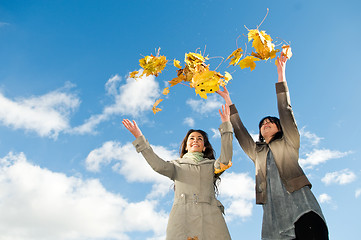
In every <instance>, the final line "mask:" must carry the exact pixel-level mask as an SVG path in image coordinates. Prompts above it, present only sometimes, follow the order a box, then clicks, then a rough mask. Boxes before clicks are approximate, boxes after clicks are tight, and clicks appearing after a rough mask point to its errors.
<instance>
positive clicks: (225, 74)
mask: <svg viewBox="0 0 361 240" xmlns="http://www.w3.org/2000/svg"><path fill="white" fill-rule="evenodd" d="M230 80H232V75H231V74H230V73H229V72H225V73H224V81H223V82H221V83H220V84H219V85H221V86H222V87H224V86H225V85H227V83H228V81H230Z"/></svg>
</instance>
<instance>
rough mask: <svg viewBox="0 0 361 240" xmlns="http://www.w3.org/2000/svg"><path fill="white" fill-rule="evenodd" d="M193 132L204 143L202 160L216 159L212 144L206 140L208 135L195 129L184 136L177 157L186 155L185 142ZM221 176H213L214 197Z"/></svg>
mask: <svg viewBox="0 0 361 240" xmlns="http://www.w3.org/2000/svg"><path fill="white" fill-rule="evenodd" d="M193 132H198V133H200V134H201V135H202V137H203V141H204V147H205V150H204V151H203V154H204V155H203V156H204V158H208V159H216V152H215V151H214V149H213V147H212V144H211V143H210V142H209V138H208V134H207V133H206V132H205V131H203V130H199V129H198V130H196V129H190V130H189V131H188V132H187V134H186V136H185V137H184V139H183V141H182V144H181V146H180V148H179V155H180V157H183V155H184V154H186V153H187V152H188V151H187V150H186V148H187V140H188V137H189V135H190V134H191V133H193ZM220 175H221V173H218V174H214V179H213V186H214V191H215V192H216V195H218V184H219V182H220V181H221V178H220V177H219V176H220Z"/></svg>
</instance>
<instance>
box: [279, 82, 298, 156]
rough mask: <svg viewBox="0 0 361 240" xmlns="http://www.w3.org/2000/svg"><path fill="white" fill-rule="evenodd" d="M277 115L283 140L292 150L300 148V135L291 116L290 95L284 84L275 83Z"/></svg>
mask: <svg viewBox="0 0 361 240" xmlns="http://www.w3.org/2000/svg"><path fill="white" fill-rule="evenodd" d="M276 93H277V105H278V114H279V116H280V122H281V126H282V130H283V136H284V138H285V140H286V141H287V142H288V143H289V144H291V146H293V147H294V148H296V149H298V148H300V134H299V132H298V129H297V124H296V120H295V117H294V115H293V111H292V107H291V100H290V94H289V91H288V86H287V83H286V82H278V83H276Z"/></svg>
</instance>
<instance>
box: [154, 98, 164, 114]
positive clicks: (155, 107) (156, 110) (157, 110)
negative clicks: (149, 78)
mask: <svg viewBox="0 0 361 240" xmlns="http://www.w3.org/2000/svg"><path fill="white" fill-rule="evenodd" d="M161 101H163V99H158V100H157V101H156V102H155V103H154V104H153V107H152V111H153V113H154V114H156V113H157V112H159V111H162V109H160V108H157V106H158V104H159V103H160V102H161Z"/></svg>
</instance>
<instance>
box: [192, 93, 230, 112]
mask: <svg viewBox="0 0 361 240" xmlns="http://www.w3.org/2000/svg"><path fill="white" fill-rule="evenodd" d="M187 104H188V105H189V106H190V107H191V108H192V110H193V111H195V112H197V113H199V114H207V113H216V112H217V114H218V109H221V108H222V104H223V102H222V101H221V98H220V97H219V96H218V95H215V94H212V95H211V96H209V97H208V98H207V99H199V100H195V99H189V100H187Z"/></svg>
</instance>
